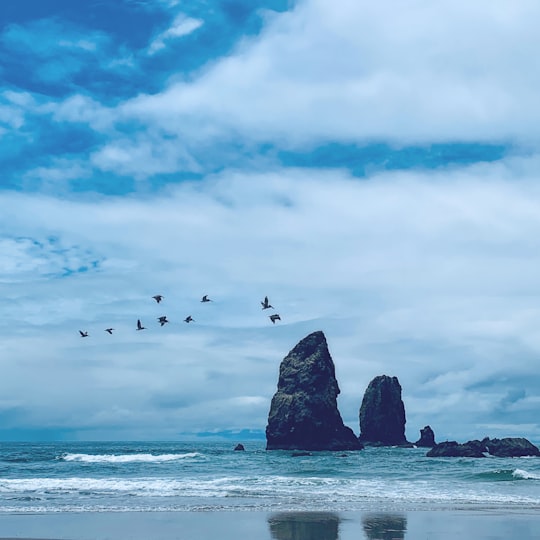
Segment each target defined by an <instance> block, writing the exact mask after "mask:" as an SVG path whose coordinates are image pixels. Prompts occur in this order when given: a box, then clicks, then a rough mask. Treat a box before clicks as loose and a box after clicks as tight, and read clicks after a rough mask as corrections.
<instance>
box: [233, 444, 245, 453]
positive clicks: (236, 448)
mask: <svg viewBox="0 0 540 540" xmlns="http://www.w3.org/2000/svg"><path fill="white" fill-rule="evenodd" d="M244 450H245V448H244V445H243V444H242V443H238V444H237V445H236V446H235V447H234V451H235V452H243V451H244Z"/></svg>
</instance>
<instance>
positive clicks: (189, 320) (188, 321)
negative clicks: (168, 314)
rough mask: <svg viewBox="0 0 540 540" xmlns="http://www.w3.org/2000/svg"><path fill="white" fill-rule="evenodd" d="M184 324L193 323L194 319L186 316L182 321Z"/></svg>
mask: <svg viewBox="0 0 540 540" xmlns="http://www.w3.org/2000/svg"><path fill="white" fill-rule="evenodd" d="M184 322H187V323H190V322H195V319H194V318H193V317H192V316H191V315H188V316H187V317H186V318H185V319H184Z"/></svg>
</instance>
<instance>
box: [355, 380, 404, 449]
mask: <svg viewBox="0 0 540 540" xmlns="http://www.w3.org/2000/svg"><path fill="white" fill-rule="evenodd" d="M359 439H360V442H362V443H366V444H370V445H380V446H394V445H409V444H410V443H408V442H407V439H406V438H405V406H404V405H403V401H402V400H401V386H400V384H399V381H398V379H397V377H388V376H387V375H380V376H378V377H375V378H374V379H373V380H372V381H371V382H370V383H369V385H368V387H367V390H366V393H365V394H364V399H363V400H362V406H361V407H360V437H359Z"/></svg>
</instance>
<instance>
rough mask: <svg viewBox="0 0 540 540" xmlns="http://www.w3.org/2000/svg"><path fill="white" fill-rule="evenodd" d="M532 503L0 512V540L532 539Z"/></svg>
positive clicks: (538, 527)
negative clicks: (480, 507) (512, 508)
mask: <svg viewBox="0 0 540 540" xmlns="http://www.w3.org/2000/svg"><path fill="white" fill-rule="evenodd" d="M539 531H540V510H539V511H537V512H536V511H532V510H529V511H526V512H525V511H524V512H510V513H506V512H502V511H496V510H486V511H477V510H433V511H428V510H422V511H406V512H399V511H396V512H373V511H370V512H250V511H246V512H215V511H211V512H151V513H150V512H148V513H147V512H132V513H110V512H103V513H80V514H77V513H65V514H64V513H58V514H56V513H55V514H30V515H28V514H6V515H0V540H7V539H15V538H16V539H17V540H21V539H32V540H37V539H39V540H45V539H55V540H177V539H178V540H214V539H215V540H238V539H239V538H246V539H249V540H424V539H426V540H450V539H452V540H455V539H459V540H503V539H504V540H508V538H519V539H520V540H533V539H534V540H538V538H539V535H540V532H539Z"/></svg>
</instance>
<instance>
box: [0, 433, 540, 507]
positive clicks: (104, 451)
mask: <svg viewBox="0 0 540 540" xmlns="http://www.w3.org/2000/svg"><path fill="white" fill-rule="evenodd" d="M235 443H236V441H234V442H232V443H231V442H206V441H203V442H200V441H196V442H169V443H163V442H156V443H141V442H135V443H110V442H107V443H96V442H92V443H39V444H37V443H27V444H25V443H1V444H0V512H1V513H18V514H20V513H51V512H111V511H112V512H135V511H140V512H143V511H150V512H167V511H173V512H175V511H204V510H235V511H237V510H265V511H306V510H309V511H336V512H339V511H348V510H377V511H389V512H391V511H394V510H427V509H478V510H484V509H501V510H504V511H509V510H512V509H516V510H526V509H530V510H538V509H540V458H493V457H489V458H480V459H478V458H476V459H474V458H428V457H426V449H423V448H366V449H364V450H361V451H355V452H313V453H311V455H305V456H296V457H295V456H294V455H293V452H290V451H266V450H265V448H264V441H257V442H251V441H248V442H245V443H244V446H245V448H246V450H245V451H243V452H242V451H234V450H233V448H234V446H235Z"/></svg>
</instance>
